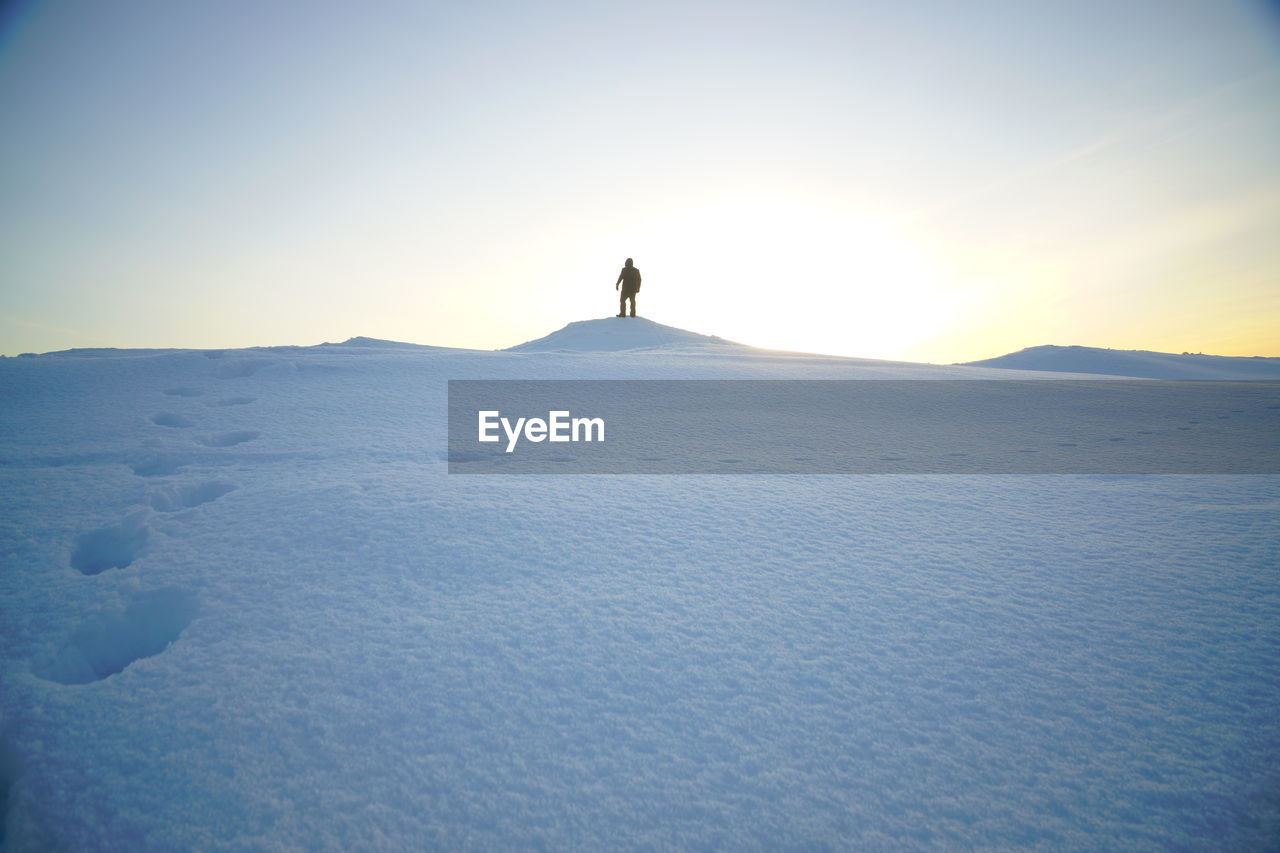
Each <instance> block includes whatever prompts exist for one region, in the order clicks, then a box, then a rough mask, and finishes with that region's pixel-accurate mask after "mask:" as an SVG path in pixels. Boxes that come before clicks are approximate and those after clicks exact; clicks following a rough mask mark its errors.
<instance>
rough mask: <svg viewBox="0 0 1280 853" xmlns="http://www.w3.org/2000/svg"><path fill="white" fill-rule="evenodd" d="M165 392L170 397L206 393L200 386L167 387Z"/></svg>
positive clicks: (194, 395)
mask: <svg viewBox="0 0 1280 853" xmlns="http://www.w3.org/2000/svg"><path fill="white" fill-rule="evenodd" d="M164 393H166V394H168V395H169V396H170V397H200V396H202V395H203V394H204V392H203V391H201V390H199V389H198V388H166V389H164Z"/></svg>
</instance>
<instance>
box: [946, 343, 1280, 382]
mask: <svg viewBox="0 0 1280 853" xmlns="http://www.w3.org/2000/svg"><path fill="white" fill-rule="evenodd" d="M969 365H970V366H973V367H999V368H1008V369H1012V370H1040V371H1052V372H1070V373H1094V374H1103V375H1110V376H1134V377H1145V378H1148V379H1210V380H1213V379H1234V380H1247V379H1280V358H1261V357H1258V358H1241V357H1238V356H1223V355H1193V354H1190V353H1184V354H1182V355H1175V354H1174V353H1167V352H1147V351H1145V350H1114V349H1098V348H1096V347H1077V346H1071V347H1060V346H1042V347H1030V348H1028V349H1024V350H1020V351H1018V352H1013V353H1009V354H1008V355H1002V356H998V357H996V358H988V359H984V360H982V361H971V362H969Z"/></svg>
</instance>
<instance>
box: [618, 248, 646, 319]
mask: <svg viewBox="0 0 1280 853" xmlns="http://www.w3.org/2000/svg"><path fill="white" fill-rule="evenodd" d="M619 286H621V287H622V296H621V297H619V299H618V316H619V317H625V316H627V300H628V299H630V300H631V316H632V317H634V316H636V294H637V293H639V292H640V270H638V269H636V268H635V267H634V266H633V265H632V263H631V259H630V258H627V263H626V266H624V267H623V268H622V272H620V273H618V280H617V281H616V282H614V285H613V289H614V290H617V289H618V287H619Z"/></svg>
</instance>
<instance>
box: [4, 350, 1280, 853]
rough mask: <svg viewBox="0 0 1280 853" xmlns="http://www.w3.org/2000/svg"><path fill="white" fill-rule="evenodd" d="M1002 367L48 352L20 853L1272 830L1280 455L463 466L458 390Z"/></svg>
mask: <svg viewBox="0 0 1280 853" xmlns="http://www.w3.org/2000/svg"><path fill="white" fill-rule="evenodd" d="M699 347H701V345H699ZM916 371H919V373H917V372H916ZM974 373H975V371H974V370H973V369H967V368H932V367H919V368H910V367H903V366H885V365H883V364H877V363H861V362H852V361H849V360H836V359H827V360H824V359H816V358H796V357H782V356H779V357H770V356H768V355H760V354H755V353H749V354H741V353H737V354H733V355H726V354H717V355H708V354H705V353H702V352H700V351H699V348H698V347H694V348H690V349H685V350H681V349H679V348H671V347H668V348H666V349H661V350H655V351H651V352H647V353H643V354H640V353H625V352H622V353H601V352H579V353H566V354H555V353H521V354H515V353H477V352H466V351H450V350H433V349H415V348H394V347H386V346H378V345H376V342H370V343H368V344H365V345H363V346H346V347H344V346H325V347H318V348H314V349H312V350H293V349H284V348H281V349H280V350H276V351H269V350H263V351H246V352H234V351H229V352H226V353H222V354H220V357H218V358H210V357H208V354H205V353H193V352H173V353H156V354H133V355H122V356H111V355H103V354H94V355H86V356H84V357H82V358H69V357H42V358H38V359H6V360H4V361H3V362H0V388H2V389H3V394H4V395H5V397H6V398H7V399H8V400H11V401H13V402H14V405H7V406H5V407H3V411H0V460H3V463H4V464H3V465H0V478H3V485H4V493H5V495H6V497H5V498H4V509H5V511H4V513H3V514H2V518H3V520H2V521H0V557H3V562H4V566H3V572H2V573H0V585H2V586H0V591H2V593H3V594H2V595H0V602H2V603H0V624H3V625H4V630H3V632H2V642H3V646H0V649H3V655H2V656H0V660H2V661H3V663H2V667H3V668H2V669H0V805H4V806H6V809H5V811H4V813H5V821H4V843H5V845H6V849H9V850H37V849H48V848H50V847H66V848H71V849H87V850H96V849H104V850H173V849H215V850H261V849H282V850H285V849H298V848H307V849H333V850H348V849H509V848H522V849H527V848H533V849H646V848H647V849H652V848H665V849H670V848H675V849H776V848H780V847H784V848H797V847H802V848H809V849H957V848H961V849H982V848H999V849H1012V848H1017V849H1037V848H1038V849H1055V850H1056V849H1117V848H1121V849H1129V850H1144V849H1148V850H1162V849H1193V850H1221V849H1231V850H1250V849H1258V850H1262V849H1267V848H1268V847H1270V846H1272V845H1273V844H1274V843H1275V841H1276V839H1277V838H1278V837H1280V835H1278V834H1277V833H1278V829H1280V820H1277V800H1276V791H1277V790H1280V778H1277V777H1278V776H1280V773H1278V772H1277V771H1276V769H1275V768H1276V767H1280V761H1277V757H1278V753H1280V743H1278V742H1277V725H1276V723H1275V720H1276V719H1280V714H1278V713H1277V712H1280V677H1278V676H1280V669H1278V667H1277V661H1278V660H1280V656H1277V651H1278V650H1280V649H1278V647H1280V620H1278V619H1277V616H1280V578H1278V577H1277V566H1280V539H1278V537H1277V535H1276V534H1277V522H1276V517H1277V510H1278V509H1280V488H1278V487H1277V482H1276V478H1274V477H1257V476H1255V477H1064V476H1059V477H1054V476H1046V477H1018V476H1010V477H999V476H985V477H980V476H965V477H947V476H934V477H929V476H918V477H907V476H885V477H834V478H833V477H803V476H792V477H782V476H776V477H766V476H759V477H716V478H709V477H679V476H671V477H606V478H602V477H457V476H454V477H450V476H448V475H446V474H445V473H444V471H445V463H444V462H443V448H444V428H445V425H444V423H443V420H442V417H443V413H444V402H443V401H444V394H445V380H447V379H457V378H516V377H528V378H592V377H601V378H603V377H627V376H636V377H639V376H643V377H645V378H697V377H707V378H712V377H714V378H754V377H760V378H764V377H768V378H778V377H780V376H786V375H795V376H803V377H805V378H821V377H823V376H830V377H832V378H834V377H840V378H854V377H857V376H881V377H892V378H916V377H918V378H926V375H927V376H928V377H930V378H932V377H935V376H937V377H940V376H944V375H973V374H974ZM904 374H905V375H904ZM979 375H981V376H982V377H983V378H991V377H995V376H999V375H1001V373H1000V372H999V371H982V372H980V374H979ZM1019 375H1020V376H1025V374H1019ZM228 437H232V438H238V440H231V438H228Z"/></svg>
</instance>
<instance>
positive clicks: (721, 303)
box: [606, 195, 959, 358]
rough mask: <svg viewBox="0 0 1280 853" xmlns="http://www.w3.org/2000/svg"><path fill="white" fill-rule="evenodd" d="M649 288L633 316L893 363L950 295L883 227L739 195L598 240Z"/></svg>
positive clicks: (868, 219) (937, 316) (949, 304)
mask: <svg viewBox="0 0 1280 853" xmlns="http://www.w3.org/2000/svg"><path fill="white" fill-rule="evenodd" d="M606 242H608V243H610V244H613V245H619V246H631V247H634V251H633V252H632V255H633V256H634V257H635V258H636V263H637V265H639V266H640V267H641V269H642V271H644V272H645V275H646V276H647V278H648V279H649V280H650V281H652V282H653V286H652V287H651V288H650V289H649V290H648V291H643V290H642V293H641V303H642V313H646V314H648V315H650V316H652V315H653V312H657V313H660V314H661V315H662V317H663V321H664V322H669V323H670V324H671V325H675V326H680V327H682V328H689V329H693V330H699V331H702V330H714V334H717V335H720V336H721V337H725V338H730V339H734V340H739V341H741V342H743V343H749V344H751V345H753V346H759V347H764V348H770V349H782V350H793V351H800V352H821V353H830V354H836V355H858V356H864V357H868V358H894V357H898V356H900V355H902V353H904V352H905V351H906V350H907V349H908V348H909V347H911V346H913V345H916V344H918V343H920V342H922V341H924V340H927V339H928V338H930V337H931V336H933V335H934V334H936V333H937V332H938V331H939V330H941V329H942V328H944V327H945V325H946V324H947V323H948V322H949V318H950V317H951V316H952V314H953V312H954V310H955V308H956V306H957V304H958V301H959V300H958V298H957V296H956V295H955V294H954V293H953V292H951V291H949V290H947V288H946V287H945V284H944V282H943V281H942V280H941V278H940V275H939V272H938V270H937V269H936V266H935V264H934V263H933V259H932V258H931V257H930V255H929V253H928V252H927V251H926V250H925V248H923V247H922V246H920V245H917V244H915V243H913V242H912V241H911V240H910V239H909V238H908V237H907V236H905V235H904V234H903V233H901V232H900V231H899V230H897V229H896V228H895V227H894V226H893V225H892V224H891V223H890V222H889V221H888V220H886V219H880V218H876V217H873V216H870V215H868V214H866V213H862V212H855V211H850V210H848V209H842V208H840V207H836V206H833V205H829V204H823V203H818V202H813V201H811V200H792V199H786V198H779V197H776V196H764V195H756V196H744V197H737V198H731V199H727V200H724V201H718V202H713V203H708V204H704V205H700V206H696V207H691V208H688V209H685V210H682V211H679V212H677V213H672V214H669V215H666V216H661V217H656V218H654V219H653V220H652V221H650V222H647V223H645V224H644V225H642V226H639V227H636V228H634V229H631V230H627V231H625V232H622V233H618V234H613V235H609V237H608V239H607V241H606Z"/></svg>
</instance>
